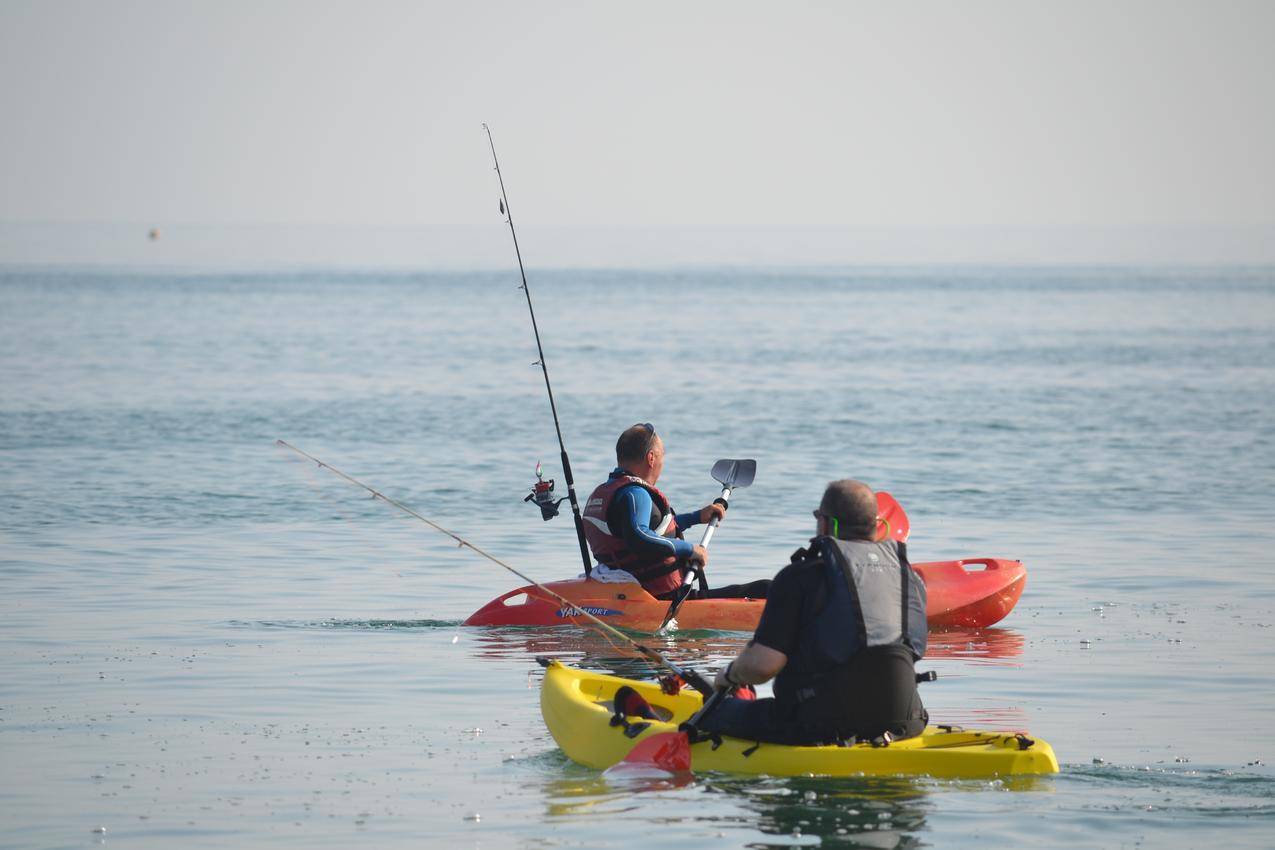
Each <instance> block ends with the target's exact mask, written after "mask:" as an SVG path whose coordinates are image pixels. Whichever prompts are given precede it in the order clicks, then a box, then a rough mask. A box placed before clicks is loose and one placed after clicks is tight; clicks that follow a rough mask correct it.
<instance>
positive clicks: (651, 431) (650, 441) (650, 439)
mask: <svg viewBox="0 0 1275 850" xmlns="http://www.w3.org/2000/svg"><path fill="white" fill-rule="evenodd" d="M633 427H634V428H641V429H643V430H645V431H646V433H647V438H646V448H644V449H642V454H646V453H647V452H649V451H650V450H651V446H653V445H655V426H654V425H652V424H651V423H650V422H639V423H637V424H636V425H634V426H633Z"/></svg>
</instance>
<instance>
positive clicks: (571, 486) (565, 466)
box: [483, 124, 593, 576]
mask: <svg viewBox="0 0 1275 850" xmlns="http://www.w3.org/2000/svg"><path fill="white" fill-rule="evenodd" d="M483 130H485V131H486V132H487V144H488V146H490V147H491V161H492V162H493V163H494V164H495V166H496V178H497V179H498V180H499V181H500V211H501V212H502V213H504V214H505V215H506V216H507V219H506V220H507V221H508V223H509V235H510V236H512V237H513V239H514V255H515V256H517V257H518V273H519V274H520V275H522V286H521V287H520V289H522V292H523V294H524V295H526V296H527V311H528V312H529V313H531V330H532V331H533V332H534V333H535V336H536V351H537V353H539V355H540V360H539V361H537V364H536V365H538V366H539V367H540V371H541V372H543V373H544V376H545V390H546V391H547V392H548V393H549V410H550V412H551V413H553V429H554V431H556V432H557V434H558V448H559V449H561V450H562V477H563V478H565V479H566V481H567V497H568V498H569V499H570V500H571V514H572V516H573V517H574V518H575V524H576V539H577V540H578V541H579V542H580V560H582V561H583V562H584V574H585V575H586V576H587V575H589V574H590V573H592V572H593V563H592V562H591V561H590V559H589V544H588V543H586V542H585V539H584V520H583V519H582V518H581V516H580V502H579V500H577V499H576V482H575V479H574V478H572V477H571V461H570V460H568V459H567V446H566V444H565V443H564V442H563V441H562V425H561V424H559V422H558V406H557V405H556V404H554V402H553V386H552V385H551V384H550V383H549V367H548V366H546V365H545V349H544V346H542V345H541V344H540V326H539V325H537V324H536V308H535V307H533V306H531V289H530V288H529V287H528V286H527V270H526V269H525V268H523V265H522V249H521V248H519V247H518V233H517V231H515V230H514V214H513V212H512V211H511V210H510V208H509V195H508V193H507V192H505V177H504V175H503V174H501V173H500V160H499V159H497V158H496V143H495V142H493V141H492V139H491V128H490V127H488V126H487V125H486V124H483Z"/></svg>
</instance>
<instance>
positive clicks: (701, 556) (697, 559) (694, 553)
mask: <svg viewBox="0 0 1275 850" xmlns="http://www.w3.org/2000/svg"><path fill="white" fill-rule="evenodd" d="M687 560H688V561H690V562H691V563H692V564H695V565H696V566H700V567H702V566H704V565H705V564H707V563H708V550H707V549H705V548H704V547H703V546H701V545H699V544H698V543H696V544H695V548H694V549H692V550H691V556H690V557H689V558H688V559H687Z"/></svg>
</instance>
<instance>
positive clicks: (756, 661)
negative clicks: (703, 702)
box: [713, 567, 802, 688]
mask: <svg viewBox="0 0 1275 850" xmlns="http://www.w3.org/2000/svg"><path fill="white" fill-rule="evenodd" d="M793 570H794V568H792V567H785V568H784V569H782V570H780V571H779V575H777V576H775V580H774V581H773V582H771V585H770V590H769V592H767V594H766V607H765V608H763V609H762V612H761V621H760V622H759V623H758V624H757V631H756V632H755V633H754V634H753V639H752V640H750V641H749V642H748V646H746V647H744V650H743V651H742V652H740V653H739V655H738V656H736V658H735V660H734V661H732V662H731V663H730V664H728V665H727V666H726V667H723V668H722V669H721V670H718V671H717V678H716V679H714V680H713V686H714V687H717V688H727V687H734V686H735V685H760V684H761V683H762V682H769V681H770V680H771V679H773V678H774V677H775V676H777V675H779V672H780V671H781V670H783V669H784V666H785V665H787V664H788V655H789V654H790V653H791V652H793V651H795V650H796V648H797V641H798V639H799V637H800V632H801V599H802V597H801V589H800V587H799V586H798V584H797V575H796V573H795V572H794V571H793Z"/></svg>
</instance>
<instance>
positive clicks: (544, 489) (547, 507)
mask: <svg viewBox="0 0 1275 850" xmlns="http://www.w3.org/2000/svg"><path fill="white" fill-rule="evenodd" d="M566 500H567V497H566V496H563V497H562V498H560V499H554V498H553V479H552V478H550V479H549V480H548V481H546V480H545V474H544V472H543V471H542V470H541V468H540V462H539V461H537V462H536V483H535V484H532V485H531V492H530V493H528V494H527V497H526V498H525V499H523V501H524V502H534V503H535V505H536V507H538V508H540V518H541V519H543V520H544V521H545V522H548V521H549V520H551V519H553V518H554V517H556V516H557V515H558V505H560V504H562V503H563V502H565V501H566Z"/></svg>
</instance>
